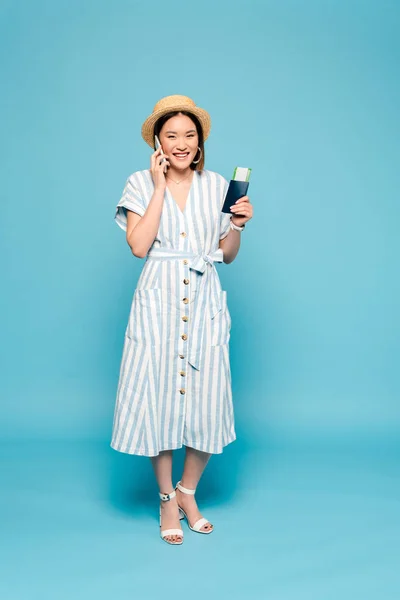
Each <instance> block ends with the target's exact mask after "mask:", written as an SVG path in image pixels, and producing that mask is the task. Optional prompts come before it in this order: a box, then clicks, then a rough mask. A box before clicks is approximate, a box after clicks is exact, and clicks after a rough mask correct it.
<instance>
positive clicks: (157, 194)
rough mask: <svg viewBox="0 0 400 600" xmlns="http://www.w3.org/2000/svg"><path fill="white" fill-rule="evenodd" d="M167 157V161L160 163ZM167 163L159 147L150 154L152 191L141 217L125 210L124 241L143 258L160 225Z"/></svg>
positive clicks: (136, 254)
mask: <svg viewBox="0 0 400 600" xmlns="http://www.w3.org/2000/svg"><path fill="white" fill-rule="evenodd" d="M163 158H167V163H162V164H161V161H162V159H163ZM166 164H169V162H168V157H167V155H166V154H164V155H161V148H159V149H158V150H156V151H155V152H154V153H153V154H152V155H151V168H150V171H151V175H152V178H153V182H154V193H153V195H152V197H151V200H150V202H149V205H148V207H147V209H146V212H145V213H144V215H143V217H141V216H140V215H138V214H137V213H134V212H132V211H130V210H128V211H127V227H126V241H127V242H128V244H129V246H130V248H131V250H132V254H134V255H135V256H137V257H138V258H144V257H145V256H146V254H147V252H148V251H149V248H150V247H151V245H152V244H153V242H154V238H155V237H156V235H157V231H158V228H159V226H160V218H161V213H162V209H163V205H164V193H165V188H166V186H167V183H166V179H165V175H164V169H165V166H166Z"/></svg>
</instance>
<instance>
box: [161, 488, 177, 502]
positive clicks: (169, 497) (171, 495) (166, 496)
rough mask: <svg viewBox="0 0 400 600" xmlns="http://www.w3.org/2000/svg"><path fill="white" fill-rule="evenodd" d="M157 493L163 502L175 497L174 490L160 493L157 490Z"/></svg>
mask: <svg viewBox="0 0 400 600" xmlns="http://www.w3.org/2000/svg"><path fill="white" fill-rule="evenodd" d="M158 495H159V496H160V498H161V500H162V501H163V502H168V500H171V499H172V498H175V496H176V492H175V490H174V491H173V492H170V493H169V494H162V493H161V492H158Z"/></svg>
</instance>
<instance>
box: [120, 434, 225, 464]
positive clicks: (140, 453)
mask: <svg viewBox="0 0 400 600" xmlns="http://www.w3.org/2000/svg"><path fill="white" fill-rule="evenodd" d="M234 441H236V435H235V436H234V437H232V438H231V439H230V440H229V441H228V442H226V444H224V445H223V446H219V447H218V449H217V450H214V451H213V452H210V450H206V449H204V448H200V447H199V446H196V445H195V444H193V445H188V444H183V443H182V444H180V445H179V446H171V447H168V448H161V449H160V450H159V451H158V452H155V451H152V450H149V451H148V452H147V453H146V452H140V451H137V452H135V451H128V450H121V449H120V448H117V447H116V446H115V445H113V443H112V442H111V444H110V447H111V448H112V449H113V450H115V451H116V452H120V453H121V454H130V455H131V456H146V457H148V458H151V457H155V456H158V455H159V454H160V452H165V451H166V450H180V449H181V448H183V447H184V446H185V447H186V446H187V447H188V448H193V449H194V450H199V452H207V453H208V454H222V453H223V449H224V448H226V447H227V446H228V445H229V444H231V443H232V442H234Z"/></svg>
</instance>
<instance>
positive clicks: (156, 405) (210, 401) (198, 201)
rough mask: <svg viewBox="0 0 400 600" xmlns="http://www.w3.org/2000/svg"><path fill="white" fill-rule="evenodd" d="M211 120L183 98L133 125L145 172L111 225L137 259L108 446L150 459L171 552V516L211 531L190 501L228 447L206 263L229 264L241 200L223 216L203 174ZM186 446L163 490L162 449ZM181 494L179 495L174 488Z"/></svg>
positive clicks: (227, 376)
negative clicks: (146, 158) (138, 129)
mask: <svg viewBox="0 0 400 600" xmlns="http://www.w3.org/2000/svg"><path fill="white" fill-rule="evenodd" d="M210 123H211V121H210V117H209V114H208V113H207V112H206V111H205V110H204V109H202V108H199V107H198V106H196V105H195V103H194V102H193V100H191V99H190V98H188V97H187V96H167V97H166V98H163V99H161V100H160V101H159V102H158V103H157V104H156V106H155V108H154V111H153V113H152V114H151V115H150V116H149V117H148V118H147V119H146V121H145V122H144V124H143V127H142V136H143V138H144V140H145V141H146V142H147V144H148V145H149V146H150V147H151V148H154V146H155V142H154V140H155V136H157V137H158V138H159V141H160V143H161V146H160V147H159V148H158V149H157V150H156V151H155V152H153V153H152V155H151V158H150V168H149V169H145V170H142V171H136V172H135V173H132V175H130V176H129V178H128V180H127V182H126V185H125V189H124V192H123V195H122V198H121V200H120V201H119V203H118V205H117V211H116V215H115V219H116V222H117V224H118V225H119V226H120V227H121V228H122V229H124V230H125V231H126V239H127V242H128V244H129V246H130V248H131V250H132V253H133V254H134V255H135V256H139V257H146V262H145V264H144V267H143V270H142V272H141V275H140V277H139V281H138V284H137V288H136V290H135V293H134V295H133V301H132V307H131V312H130V316H129V322H128V325H127V328H126V332H125V342H124V348H123V356H122V361H121V368H120V376H119V384H118V391H117V401H116V406H115V416H114V425H113V435H112V441H111V446H112V447H113V448H114V449H115V450H118V451H119V452H126V453H129V454H137V455H141V456H148V457H151V461H152V464H153V467H154V471H155V475H156V478H157V482H158V485H159V489H160V491H159V495H160V499H161V505H160V532H161V537H162V539H164V540H165V541H167V542H168V543H170V544H181V543H182V541H183V530H182V528H181V527H180V519H181V518H183V517H185V518H186V519H187V520H188V524H189V528H190V529H191V530H193V531H196V532H199V533H211V531H212V530H213V526H212V525H211V523H210V522H209V521H207V520H206V519H205V518H204V517H202V516H201V514H200V512H199V509H198V507H197V504H196V501H195V499H194V492H195V490H196V487H197V484H198V482H199V480H200V477H201V475H202V473H203V471H204V469H205V466H206V464H207V462H208V460H209V458H210V456H211V454H218V453H221V452H222V450H223V448H224V447H225V446H226V445H227V444H230V443H231V442H233V441H234V440H235V439H236V434H235V426H234V415H233V404H232V389H231V371H230V362H229V338H230V329H231V317H230V313H229V309H228V305H227V292H226V290H222V287H221V283H220V280H219V276H218V272H217V270H216V267H215V263H216V262H222V261H225V262H232V260H233V259H234V258H235V256H236V254H237V252H238V250H239V245H240V231H237V230H233V228H232V221H234V220H235V224H236V225H242V224H243V222H244V221H247V220H249V219H250V218H251V216H252V207H251V205H250V203H249V199H248V198H247V197H244V198H242V199H241V201H240V203H239V204H238V205H237V207H236V209H232V214H226V213H222V212H221V208H222V205H223V202H224V198H225V194H226V190H227V188H228V182H227V180H226V179H225V178H224V177H222V175H219V174H218V173H216V172H214V171H209V170H206V169H205V168H204V159H205V152H204V141H205V140H206V139H207V137H208V135H209V132H210ZM182 446H185V447H186V456H185V464H184V472H183V475H182V479H181V481H180V482H179V483H177V484H176V486H175V488H174V486H173V484H172V451H173V450H174V449H177V448H181V447H182ZM184 486H185V487H184Z"/></svg>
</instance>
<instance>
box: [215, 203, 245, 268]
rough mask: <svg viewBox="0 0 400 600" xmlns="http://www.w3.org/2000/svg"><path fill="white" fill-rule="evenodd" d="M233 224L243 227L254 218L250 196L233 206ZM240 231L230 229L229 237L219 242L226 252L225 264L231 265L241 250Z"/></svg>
mask: <svg viewBox="0 0 400 600" xmlns="http://www.w3.org/2000/svg"><path fill="white" fill-rule="evenodd" d="M231 212H232V213H233V216H232V223H233V224H234V225H237V226H238V227H241V226H242V225H245V223H247V221H249V220H250V219H251V218H252V217H253V206H252V205H251V204H250V198H249V197H248V196H242V198H239V200H237V201H236V202H235V204H234V205H233V206H231ZM241 235H242V234H241V233H240V231H236V230H235V229H230V231H229V233H228V235H227V236H226V237H225V238H224V239H223V240H220V241H219V247H220V248H222V250H223V252H224V263H226V264H229V263H231V262H232V261H233V260H235V258H236V256H237V253H238V252H239V248H240V236H241Z"/></svg>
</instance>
